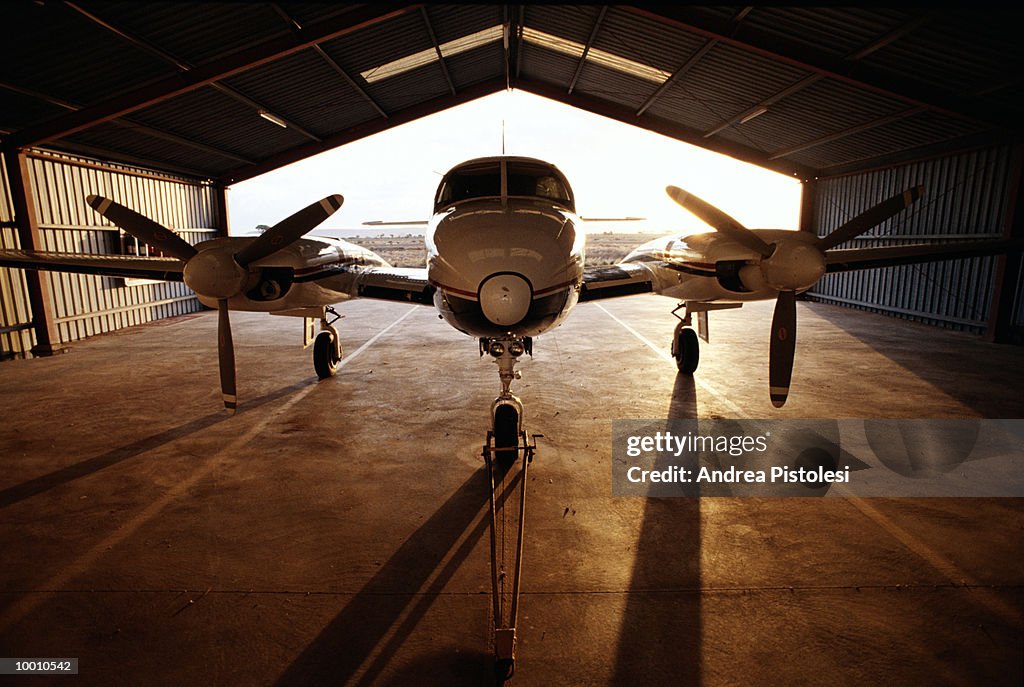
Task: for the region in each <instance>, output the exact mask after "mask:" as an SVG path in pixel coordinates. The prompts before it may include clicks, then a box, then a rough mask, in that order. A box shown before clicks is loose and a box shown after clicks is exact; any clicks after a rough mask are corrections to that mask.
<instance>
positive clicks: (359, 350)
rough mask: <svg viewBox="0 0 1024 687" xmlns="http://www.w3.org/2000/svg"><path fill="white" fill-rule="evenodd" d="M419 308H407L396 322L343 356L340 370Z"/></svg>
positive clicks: (415, 306)
mask: <svg viewBox="0 0 1024 687" xmlns="http://www.w3.org/2000/svg"><path fill="white" fill-rule="evenodd" d="M419 309H420V306H418V305H414V306H412V307H411V308H409V309H408V310H406V311H405V314H403V315H402V316H401V317H399V318H398V319H397V320H395V321H394V322H392V323H391V324H389V325H388V326H386V327H384V329H381V330H380V331H379V332H377V333H376V334H374V335H373V336H372V337H370V340H369V341H367V342H366V343H364V344H363V345H362V346H360V347H359V348H357V349H356V350H354V351H352V352H351V353H349V354H348V355H346V356H344V357H342V359H341V361H340V362H338V369H339V370H340V369H341V368H342V367H344V366H345V365H348V364H349V363H350V362H352V359H353V358H355V357H356V356H357V355H359V354H360V353H362V352H363V351H365V350H366V349H367V348H369V347H370V346H372V345H373V344H374V343H376V341H377V339H379V338H380V337H382V336H384V335H385V334H387V333H388V332H389V331H391V328H392V327H394V326H395V325H396V324H398V323H399V322H401V321H402V320H404V319H405V318H407V317H408V316H409V315H412V314H413V313H414V312H416V311H417V310H419Z"/></svg>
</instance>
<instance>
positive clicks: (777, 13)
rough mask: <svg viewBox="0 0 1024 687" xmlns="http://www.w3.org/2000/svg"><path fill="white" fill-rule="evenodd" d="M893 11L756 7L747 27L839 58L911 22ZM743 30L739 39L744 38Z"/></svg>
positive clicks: (892, 9) (747, 22)
mask: <svg viewBox="0 0 1024 687" xmlns="http://www.w3.org/2000/svg"><path fill="white" fill-rule="evenodd" d="M907 18H908V14H907V12H905V11H903V10H900V9H896V8H891V7H872V8H858V7H756V8H754V10H753V11H752V12H750V14H749V15H747V17H746V19H744V21H743V24H744V25H745V26H750V27H752V28H758V29H762V30H764V31H766V32H769V33H773V34H776V35H780V36H785V37H787V38H789V39H791V40H793V41H795V42H798V43H803V44H805V45H808V46H810V47H813V48H817V49H820V50H822V51H824V52H827V53H831V54H833V55H836V56H839V57H845V56H847V55H851V54H853V53H855V52H856V51H858V50H860V49H862V48H864V47H866V46H868V45H870V44H871V43H873V42H874V41H875V40H877V39H879V38H881V37H883V36H884V35H885V34H887V33H889V32H890V31H892V30H893V29H896V28H897V27H899V26H900V25H901V24H903V23H904V22H905V21H907ZM742 34H743V29H742V28H741V29H740V30H739V32H738V35H740V36H742Z"/></svg>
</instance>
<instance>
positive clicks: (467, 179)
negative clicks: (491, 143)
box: [435, 162, 501, 208]
mask: <svg viewBox="0 0 1024 687" xmlns="http://www.w3.org/2000/svg"><path fill="white" fill-rule="evenodd" d="M500 196H501V165H500V163H499V162H488V163H484V164H479V165H472V166H466V167H460V168H458V169H456V170H453V171H451V172H449V173H448V176H446V177H445V178H444V180H443V181H442V182H441V186H440V188H438V190H437V199H436V202H435V207H437V208H441V207H443V206H445V205H450V204H451V203H457V202H459V201H460V200H467V199H469V198H497V197H500Z"/></svg>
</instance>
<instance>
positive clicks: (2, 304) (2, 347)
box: [0, 164, 35, 360]
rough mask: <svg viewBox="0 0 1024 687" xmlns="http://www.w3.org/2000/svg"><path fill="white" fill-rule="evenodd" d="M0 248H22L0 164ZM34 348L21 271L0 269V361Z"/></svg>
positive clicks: (30, 314)
mask: <svg viewBox="0 0 1024 687" xmlns="http://www.w3.org/2000/svg"><path fill="white" fill-rule="evenodd" d="M0 248H15V249H17V248H21V244H20V242H19V241H18V230H17V228H16V227H15V226H14V207H13V204H12V202H11V189H10V185H9V184H8V182H7V170H6V168H5V167H4V165H2V164H0ZM34 344H35V333H34V332H33V330H32V309H31V307H29V303H28V294H27V292H26V285H25V272H24V271H23V270H8V269H3V268H0V360H6V359H8V358H12V357H21V356H24V355H25V352H26V351H28V350H29V349H30V348H32V346H33V345H34Z"/></svg>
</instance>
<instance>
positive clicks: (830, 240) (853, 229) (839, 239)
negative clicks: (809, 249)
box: [818, 186, 924, 250]
mask: <svg viewBox="0 0 1024 687" xmlns="http://www.w3.org/2000/svg"><path fill="white" fill-rule="evenodd" d="M923 195H924V186H915V187H914V188H908V189H907V190H906V191H904V192H903V193H897V194H896V195H895V196H893V197H892V198H889V199H887V200H883V201H882V202H881V203H879V204H878V205H876V206H874V207H872V208H869V209H868V210H865V211H864V212H862V213H860V214H859V215H857V216H856V217H854V218H853V219H851V220H850V221H849V222H847V223H846V224H843V225H842V226H840V227H838V228H837V229H835V230H834V231H833V232H832V233H831V234H829V235H828V236H825V237H823V238H820V239H818V248H820V249H821V250H828V249H829V248H835V247H836V246H838V245H839V244H840V243H845V242H846V241H849V240H850V239H852V238H856V237H858V236H860V235H861V234H863V233H864V232H865V231H867V230H868V229H870V228H872V227H875V226H878V225H879V224H881V223H882V222H884V221H885V220H887V219H889V218H890V217H892V216H893V215H895V214H896V213H897V212H900V211H901V210H904V209H906V208H908V207H910V206H911V205H912V204H913V203H915V202H917V201H918V200H919V199H920V198H921V197H922V196H923Z"/></svg>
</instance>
